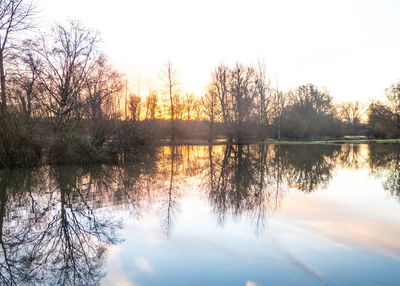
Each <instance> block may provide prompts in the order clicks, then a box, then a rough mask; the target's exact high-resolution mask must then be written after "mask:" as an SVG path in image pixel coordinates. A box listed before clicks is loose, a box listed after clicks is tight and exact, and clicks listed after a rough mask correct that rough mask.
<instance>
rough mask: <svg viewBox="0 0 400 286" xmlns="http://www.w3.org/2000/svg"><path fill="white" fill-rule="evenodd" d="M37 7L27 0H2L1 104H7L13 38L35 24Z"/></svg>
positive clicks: (0, 15)
mask: <svg viewBox="0 0 400 286" xmlns="http://www.w3.org/2000/svg"><path fill="white" fill-rule="evenodd" d="M34 13H35V7H34V6H33V4H32V2H30V1H26V0H1V1H0V87H1V106H2V109H3V110H4V109H5V108H6V106H7V92H6V90H7V87H6V66H5V60H6V58H7V55H8V54H7V52H8V50H10V49H13V48H14V46H13V45H12V43H11V42H12V40H14V39H15V38H16V35H17V34H18V33H19V32H21V31H25V30H27V29H29V28H31V27H32V26H33V22H32V17H33V15H34Z"/></svg>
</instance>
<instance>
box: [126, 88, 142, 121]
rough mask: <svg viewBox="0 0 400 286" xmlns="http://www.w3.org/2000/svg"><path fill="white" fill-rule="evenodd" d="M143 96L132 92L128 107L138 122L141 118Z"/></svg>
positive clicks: (131, 115) (132, 117)
mask: <svg viewBox="0 0 400 286" xmlns="http://www.w3.org/2000/svg"><path fill="white" fill-rule="evenodd" d="M141 101H142V98H141V97H140V96H138V95H136V94H133V93H131V94H130V95H129V100H128V109H129V114H130V117H131V120H132V121H134V122H136V121H139V120H140V109H141V108H140V107H141Z"/></svg>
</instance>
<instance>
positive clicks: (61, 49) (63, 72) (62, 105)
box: [32, 21, 100, 132]
mask: <svg viewBox="0 0 400 286" xmlns="http://www.w3.org/2000/svg"><path fill="white" fill-rule="evenodd" d="M98 43H99V35H98V33H96V32H92V31H90V30H88V29H86V28H84V27H83V26H82V25H81V24H80V23H79V22H75V21H70V22H69V23H68V24H67V25H65V26H64V25H61V24H59V25H57V26H56V27H55V28H54V29H53V33H52V34H51V35H50V36H49V37H45V36H44V35H43V36H42V37H41V38H40V39H38V40H37V41H36V42H35V43H32V48H33V50H34V52H35V54H36V55H38V58H39V60H40V70H41V71H40V73H39V77H38V79H39V84H40V86H41V88H42V89H43V92H42V94H41V96H40V98H39V99H40V102H41V104H42V105H43V106H44V107H45V109H46V110H47V111H48V114H49V116H51V117H55V119H56V121H55V125H54V127H55V129H57V130H58V131H60V130H63V132H65V131H66V130H65V127H66V124H65V123H66V120H68V119H70V118H72V117H74V118H75V119H80V118H82V116H83V115H84V113H83V111H84V106H85V104H86V103H87V100H88V96H87V92H86V90H85V88H86V87H87V82H88V81H90V78H91V73H92V72H93V70H94V69H96V67H97V65H98V63H99V58H100V53H99V50H98Z"/></svg>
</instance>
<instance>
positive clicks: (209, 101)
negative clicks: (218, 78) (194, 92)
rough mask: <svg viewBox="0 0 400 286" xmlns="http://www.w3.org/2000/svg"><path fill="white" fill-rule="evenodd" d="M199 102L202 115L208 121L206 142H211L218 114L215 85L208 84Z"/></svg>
mask: <svg viewBox="0 0 400 286" xmlns="http://www.w3.org/2000/svg"><path fill="white" fill-rule="evenodd" d="M201 104H202V106H203V111H204V115H205V117H206V119H207V120H208V122H209V128H208V142H211V141H212V139H213V132H214V131H213V128H214V122H215V121H216V119H217V116H218V106H217V93H216V90H215V86H213V85H210V86H209V87H208V91H207V93H206V94H205V96H204V97H202V101H201Z"/></svg>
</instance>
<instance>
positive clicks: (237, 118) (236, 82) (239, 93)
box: [229, 63, 256, 139]
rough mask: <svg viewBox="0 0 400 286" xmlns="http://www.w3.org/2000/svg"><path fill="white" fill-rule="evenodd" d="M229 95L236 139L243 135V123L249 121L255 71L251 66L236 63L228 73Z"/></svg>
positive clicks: (252, 102) (253, 96) (253, 94)
mask: <svg viewBox="0 0 400 286" xmlns="http://www.w3.org/2000/svg"><path fill="white" fill-rule="evenodd" d="M230 74H231V76H230V90H229V92H230V94H231V97H232V109H233V119H234V122H235V134H236V138H237V139H240V137H241V136H242V133H243V123H244V122H245V121H247V120H248V119H250V114H251V110H252V108H253V104H254V99H255V96H256V92H255V70H254V68H253V67H251V66H244V65H242V64H239V63H237V64H236V65H235V67H234V68H233V69H232V70H231V72H230Z"/></svg>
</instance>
